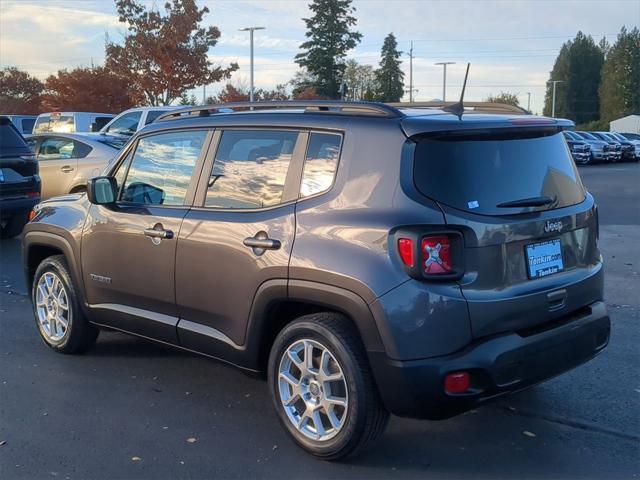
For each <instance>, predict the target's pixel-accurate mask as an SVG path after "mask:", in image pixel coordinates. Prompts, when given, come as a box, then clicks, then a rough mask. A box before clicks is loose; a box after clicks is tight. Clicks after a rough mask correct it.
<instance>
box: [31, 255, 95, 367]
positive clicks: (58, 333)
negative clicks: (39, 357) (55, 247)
mask: <svg viewBox="0 0 640 480" xmlns="http://www.w3.org/2000/svg"><path fill="white" fill-rule="evenodd" d="M31 299H32V304H33V314H34V317H35V322H36V326H37V328H38V332H39V333H40V337H41V338H42V340H43V341H44V343H45V344H46V345H48V346H49V347H51V348H52V349H53V350H55V351H57V352H60V353H69V354H73V353H83V352H85V351H87V350H88V349H89V348H91V347H92V346H93V345H94V343H95V342H96V339H97V338H98V333H99V330H98V329H97V328H96V327H95V326H93V325H91V324H90V323H89V322H88V321H87V319H86V318H85V316H84V314H83V312H82V308H81V306H80V305H81V303H80V299H79V297H78V293H77V290H76V289H75V287H74V285H73V281H72V280H71V275H70V273H69V267H68V265H67V261H66V259H65V258H64V255H55V256H53V257H48V258H45V259H44V260H43V261H42V262H41V263H40V265H39V266H38V268H37V270H36V273H35V276H34V279H33V286H32V288H31ZM65 307H66V308H65ZM65 324H66V325H65Z"/></svg>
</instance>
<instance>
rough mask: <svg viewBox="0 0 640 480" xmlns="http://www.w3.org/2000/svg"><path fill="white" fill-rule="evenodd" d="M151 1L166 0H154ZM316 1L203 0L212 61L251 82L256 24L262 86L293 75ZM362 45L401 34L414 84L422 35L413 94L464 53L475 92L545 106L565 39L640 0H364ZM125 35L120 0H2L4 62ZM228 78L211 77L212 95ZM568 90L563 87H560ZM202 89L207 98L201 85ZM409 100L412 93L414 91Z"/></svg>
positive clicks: (99, 46) (357, 0)
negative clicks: (213, 31) (213, 38)
mask: <svg viewBox="0 0 640 480" xmlns="http://www.w3.org/2000/svg"><path fill="white" fill-rule="evenodd" d="M142 3H144V4H145V5H147V6H149V7H150V6H153V5H159V6H160V7H162V5H163V4H164V0H159V1H158V2H153V1H150V0H144V1H143V2H142ZM308 3H309V2H308V1H307V0H244V1H242V0H206V1H205V0H199V1H198V4H199V5H205V4H206V5H207V7H209V10H210V13H209V14H208V15H207V16H206V17H205V19H204V24H205V25H216V26H217V27H218V28H219V29H220V30H221V33H222V36H221V38H220V40H219V42H218V44H217V45H216V46H215V47H213V48H212V49H210V51H209V56H210V58H211V60H212V61H213V62H215V63H216V64H220V65H227V64H228V63H229V62H238V63H239V65H240V69H239V71H237V72H236V73H235V74H234V76H233V77H232V80H231V81H232V82H236V83H240V84H244V85H248V83H249V34H248V32H240V31H239V29H240V28H243V27H249V26H261V27H265V28H266V30H262V31H258V32H256V34H255V87H256V89H257V88H273V87H275V86H276V85H277V84H279V83H286V82H287V81H288V80H290V79H291V78H292V77H293V75H294V73H295V72H296V71H297V70H298V67H297V65H296V64H295V62H294V61H293V59H294V56H295V54H296V53H298V52H299V48H298V47H299V45H300V44H301V43H302V42H303V41H305V24H304V22H303V20H302V18H305V17H308V16H309V15H310V11H309V9H308ZM353 5H354V7H355V8H356V12H355V16H356V18H357V19H358V23H357V25H356V27H355V28H356V29H357V31H359V32H360V33H362V34H363V38H362V41H361V42H360V44H359V45H358V46H357V47H356V48H355V49H353V50H352V51H350V52H349V55H348V58H354V59H356V60H357V61H358V62H359V63H365V64H371V65H374V66H377V64H378V62H379V54H380V48H381V46H382V42H383V40H384V37H385V36H386V35H387V34H388V33H390V32H393V33H394V35H395V36H396V37H397V39H398V44H399V49H400V50H402V51H403V52H405V54H404V55H403V60H404V61H403V65H402V67H403V70H404V71H405V84H406V85H405V87H406V88H408V83H409V57H408V52H409V49H410V46H411V41H413V55H414V60H413V84H414V89H417V92H415V93H414V100H417V101H419V100H432V99H441V98H442V83H443V79H442V67H440V66H436V65H434V64H435V63H437V62H442V61H452V62H456V63H455V64H454V65H450V66H449V67H448V70H447V99H448V100H452V99H454V98H457V97H458V96H459V94H460V88H461V85H462V80H463V79H464V68H465V65H466V62H471V69H470V72H469V81H468V85H467V93H466V95H465V98H466V99H467V100H483V99H485V98H486V97H487V96H488V95H490V94H497V93H499V92H500V91H507V92H511V93H516V94H518V96H519V99H520V103H521V105H523V106H525V107H526V106H527V101H528V96H527V92H530V93H531V109H532V110H533V111H534V112H541V110H542V105H543V102H544V92H545V82H546V81H547V80H548V79H549V71H550V70H551V68H552V67H553V62H554V60H555V57H556V56H557V54H558V51H559V49H560V47H561V46H562V44H563V43H564V42H565V41H567V40H570V39H571V38H573V37H574V36H575V34H576V33H577V32H578V31H579V30H582V31H583V32H585V33H587V34H590V35H592V36H593V37H594V39H595V40H596V41H598V40H600V38H602V37H603V36H606V37H607V39H608V40H609V41H610V42H611V43H613V42H614V41H615V38H616V35H617V33H618V32H619V31H620V28H621V27H622V26H626V27H627V28H628V29H630V28H633V27H634V26H638V25H640V0H608V1H607V0H600V1H596V0H580V1H574V0H508V1H507V0H492V1H488V0H486V1H485V0H475V1H473V0H471V1H470V0H395V1H394V0H386V1H383V0H354V2H353ZM125 33H126V28H125V25H124V24H122V23H119V22H118V17H117V12H116V9H115V3H114V1H112V0H0V67H1V68H4V67H7V66H16V67H18V68H20V69H23V70H26V71H28V72H30V73H31V74H33V75H35V76H36V77H38V78H40V79H42V80H44V79H46V77H47V76H48V75H50V74H52V73H55V72H56V71H57V70H58V69H62V68H73V67H76V66H89V65H91V64H92V63H93V64H101V63H102V62H103V61H104V42H105V37H106V36H107V35H108V37H109V38H110V39H111V40H112V41H120V40H121V39H122V38H123V36H124V35H125ZM221 86H222V84H214V85H209V86H207V89H206V94H207V95H210V94H212V93H215V92H216V91H218V90H220V88H221ZM558 88H561V87H558ZM192 93H194V94H196V95H197V97H198V99H200V98H202V94H203V91H202V88H199V89H197V90H195V91H193V92H192ZM407 99H408V95H407V96H406V97H405V100H407Z"/></svg>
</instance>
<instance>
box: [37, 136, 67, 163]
mask: <svg viewBox="0 0 640 480" xmlns="http://www.w3.org/2000/svg"><path fill="white" fill-rule="evenodd" d="M74 151H75V143H74V141H73V140H70V139H68V138H45V139H44V140H43V141H42V143H41V144H40V150H39V151H38V160H60V159H67V158H75V152H74Z"/></svg>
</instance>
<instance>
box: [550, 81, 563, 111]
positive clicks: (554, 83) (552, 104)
mask: <svg viewBox="0 0 640 480" xmlns="http://www.w3.org/2000/svg"><path fill="white" fill-rule="evenodd" d="M550 83H552V84H553V94H552V97H551V118H555V117H556V85H557V84H558V83H564V80H549V81H548V82H547V85H548V84H550Z"/></svg>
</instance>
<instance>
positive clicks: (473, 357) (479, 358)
mask: <svg viewBox="0 0 640 480" xmlns="http://www.w3.org/2000/svg"><path fill="white" fill-rule="evenodd" d="M545 328H546V329H545ZM609 331H610V321H609V316H608V315H607V311H606V308H605V305H604V303H603V302H595V303H593V304H591V305H589V306H588V307H584V308H582V309H580V310H579V311H577V312H575V313H574V314H570V315H568V316H566V317H564V318H561V319H558V320H555V321H553V322H551V323H550V324H547V325H546V326H545V325H543V326H541V327H540V328H539V329H538V330H535V331H530V332H526V333H520V334H518V333H507V334H503V335H496V336H492V337H489V338H486V339H480V340H478V341H476V342H474V343H472V344H471V345H469V346H468V347H466V348H464V349H463V350H461V351H459V352H457V353H454V354H451V355H446V356H440V357H434V358H429V359H424V360H412V361H404V362H403V361H396V360H392V359H389V358H388V357H387V356H386V355H385V354H384V353H370V361H371V364H372V368H373V372H374V375H375V378H376V381H377V384H378V387H379V391H380V395H381V397H382V400H383V402H384V404H385V406H386V407H387V409H388V410H389V411H391V412H392V413H393V414H395V415H399V416H404V417H413V418H426V419H432V420H435V419H443V418H448V417H452V416H454V415H457V414H459V413H462V412H464V411H467V410H470V409H472V408H474V407H476V406H478V405H480V404H482V403H484V402H486V401H488V400H491V399H494V398H496V397H499V396H502V395H505V394H508V393H512V392H516V391H518V390H522V389H524V388H527V387H529V386H532V385H535V384H537V383H540V382H542V381H544V380H547V379H549V378H552V377H555V376H557V375H559V374H561V373H563V372H565V371H567V370H570V369H572V368H575V367H577V366H578V365H581V364H583V363H585V362H587V361H588V360H590V359H591V358H593V357H594V356H595V355H597V354H598V353H599V352H600V351H602V349H603V348H604V347H605V346H606V345H607V344H608V342H609ZM457 371H466V372H469V373H470V376H471V388H470V390H469V391H468V392H467V393H464V394H448V393H446V392H445V390H444V378H445V376H446V375H447V374H449V373H452V372H457Z"/></svg>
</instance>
